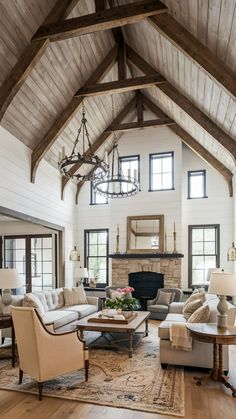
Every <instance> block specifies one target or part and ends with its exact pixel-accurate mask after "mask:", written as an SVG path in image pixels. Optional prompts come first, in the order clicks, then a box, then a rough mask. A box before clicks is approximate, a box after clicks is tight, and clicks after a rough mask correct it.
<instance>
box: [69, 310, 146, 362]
mask: <svg viewBox="0 0 236 419" xmlns="http://www.w3.org/2000/svg"><path fill="white" fill-rule="evenodd" d="M96 314H97V313H93V314H91V315H90V316H87V317H84V318H83V319H81V320H78V321H77V322H76V327H77V329H78V330H79V332H80V337H81V338H82V339H83V338H84V331H93V332H101V333H102V336H103V337H104V338H105V339H106V340H107V342H109V346H111V347H112V346H118V345H117V344H115V343H114V342H112V340H109V339H107V338H106V336H105V335H106V333H109V334H112V333H121V334H125V335H127V339H126V340H128V342H129V348H128V352H129V357H130V358H132V356H133V337H134V335H135V334H137V333H138V329H139V327H140V326H141V325H142V324H143V323H145V332H144V336H148V318H149V316H150V313H149V311H138V312H137V316H136V317H135V318H134V319H133V320H131V321H130V322H129V323H127V324H112V323H105V322H104V323H96V322H91V321H89V322H88V319H90V318H93V317H94V316H95V315H96ZM100 338H101V336H100V337H99V338H98V339H100ZM96 340H97V339H96ZM93 343H94V342H93ZM119 347H120V346H119Z"/></svg>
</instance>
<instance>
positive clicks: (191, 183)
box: [188, 170, 207, 199]
mask: <svg viewBox="0 0 236 419" xmlns="http://www.w3.org/2000/svg"><path fill="white" fill-rule="evenodd" d="M188 198H189V199H192V198H207V196H206V171H205V170H193V171H190V172H188Z"/></svg>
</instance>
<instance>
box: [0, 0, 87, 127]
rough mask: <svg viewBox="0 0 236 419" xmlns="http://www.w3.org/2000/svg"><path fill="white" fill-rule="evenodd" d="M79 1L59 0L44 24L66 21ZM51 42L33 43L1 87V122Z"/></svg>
mask: <svg viewBox="0 0 236 419" xmlns="http://www.w3.org/2000/svg"><path fill="white" fill-rule="evenodd" d="M78 1H79V0H65V1H63V2H62V1H61V0H59V1H58V2H57V3H56V4H55V6H54V7H53V9H52V10H51V11H50V12H49V14H48V16H47V17H46V18H45V20H44V22H43V24H49V23H50V24H51V23H53V22H55V21H57V20H60V19H65V18H66V17H67V16H68V15H69V13H70V12H71V10H72V9H73V8H74V7H75V5H76V3H78ZM49 43H50V41H49V39H47V38H45V39H44V40H41V41H37V42H31V43H30V44H29V45H27V47H26V48H25V49H24V51H23V52H22V54H21V55H20V57H19V58H18V60H17V62H16V64H15V66H14V67H13V68H12V70H11V72H10V74H9V75H8V77H7V78H6V80H5V81H4V82H3V84H2V86H1V87H0V121H1V120H2V118H3V116H4V114H5V112H6V110H7V108H8V106H9V105H10V103H11V102H12V100H13V98H14V97H15V96H16V94H17V93H18V92H19V90H20V88H21V86H22V85H23V84H24V82H25V80H26V79H27V77H28V76H29V75H30V74H31V72H32V70H33V68H34V67H35V66H36V64H37V63H38V61H39V60H40V58H41V57H42V55H43V54H44V52H45V51H46V48H47V47H48V45H49Z"/></svg>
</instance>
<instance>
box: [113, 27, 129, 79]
mask: <svg viewBox="0 0 236 419" xmlns="http://www.w3.org/2000/svg"><path fill="white" fill-rule="evenodd" d="M120 31H121V29H120ZM121 34H122V32H121ZM114 37H115V35H114ZM117 64H118V79H119V80H123V79H126V74H127V65H126V50H125V42H124V40H122V41H119V43H118V60H117Z"/></svg>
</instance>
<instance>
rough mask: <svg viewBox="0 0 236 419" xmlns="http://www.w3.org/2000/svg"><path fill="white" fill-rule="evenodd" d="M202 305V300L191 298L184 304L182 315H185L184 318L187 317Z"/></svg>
mask: <svg viewBox="0 0 236 419" xmlns="http://www.w3.org/2000/svg"><path fill="white" fill-rule="evenodd" d="M201 306H202V300H201V299H199V300H193V301H190V302H189V303H188V304H186V306H185V307H184V308H183V315H184V317H185V319H188V318H189V317H190V316H191V314H193V313H194V311H196V310H197V309H198V308H199V307H201Z"/></svg>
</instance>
